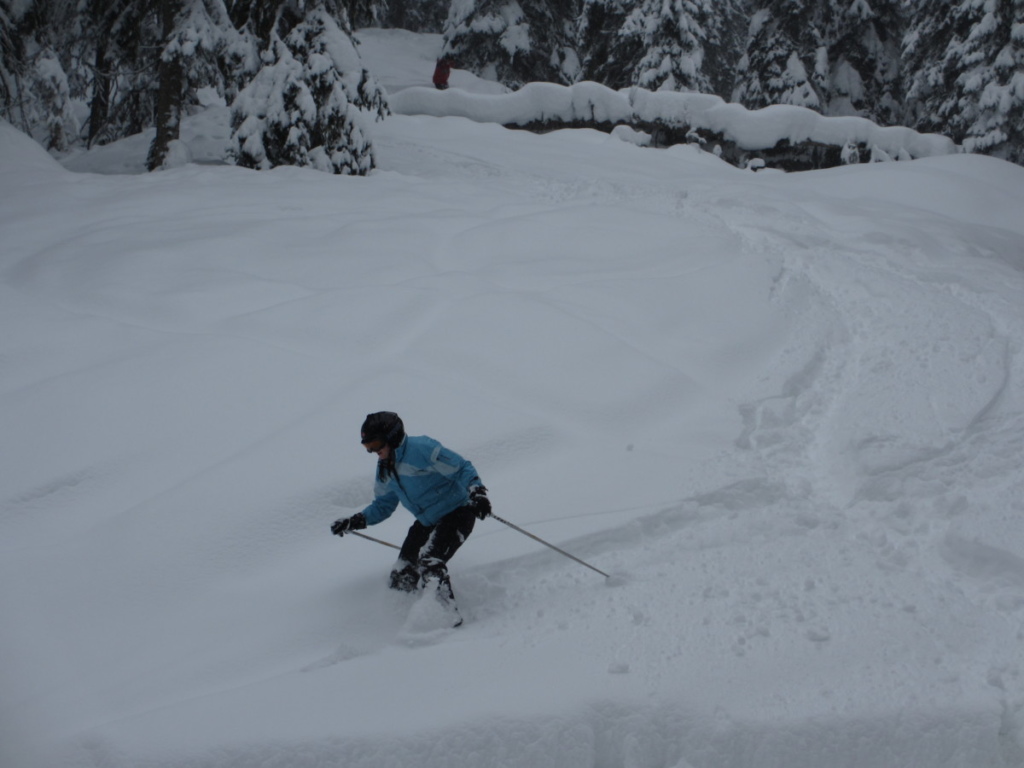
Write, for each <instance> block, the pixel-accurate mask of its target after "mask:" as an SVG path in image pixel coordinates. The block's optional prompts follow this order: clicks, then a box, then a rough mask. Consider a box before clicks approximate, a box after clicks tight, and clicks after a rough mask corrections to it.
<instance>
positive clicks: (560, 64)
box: [444, 0, 580, 88]
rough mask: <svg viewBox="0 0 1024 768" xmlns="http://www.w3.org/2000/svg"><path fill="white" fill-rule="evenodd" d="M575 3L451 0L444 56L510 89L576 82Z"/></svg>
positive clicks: (571, 0)
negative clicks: (532, 84) (533, 83)
mask: <svg viewBox="0 0 1024 768" xmlns="http://www.w3.org/2000/svg"><path fill="white" fill-rule="evenodd" d="M578 13H579V5H578V1H577V0H550V2H548V1H547V0H522V2H520V1H519V0H453V1H452V4H451V8H450V10H449V13H448V19H447V20H446V21H445V25H444V53H445V54H447V55H449V56H451V57H452V58H454V59H455V61H456V62H457V63H458V66H459V67H462V68H464V69H468V70H471V71H473V72H475V73H476V74H478V75H480V76H481V77H484V78H487V79H490V80H496V81H498V82H500V83H504V84H505V85H507V86H509V87H511V88H518V87H519V86H521V85H523V84H525V83H528V82H533V81H548V82H556V83H566V84H567V83H572V82H575V80H576V79H577V78H578V77H579V72H580V66H579V58H578V56H577V54H576V50H575V27H576V18H577V15H578Z"/></svg>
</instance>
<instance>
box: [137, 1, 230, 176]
mask: <svg viewBox="0 0 1024 768" xmlns="http://www.w3.org/2000/svg"><path fill="white" fill-rule="evenodd" d="M161 14H162V19H161V22H162V26H163V34H164V41H165V43H164V48H163V51H162V53H161V56H160V63H159V70H158V71H159V92H158V96H157V104H156V107H157V109H156V136H155V138H154V139H153V143H152V145H151V146H150V149H149V157H148V159H147V167H148V168H149V169H150V170H155V169H156V168H160V167H162V166H163V165H164V164H165V162H166V161H167V157H168V152H169V151H170V147H171V144H172V142H174V141H176V140H177V139H178V133H179V129H180V125H181V118H182V114H183V112H184V110H185V109H186V108H187V107H188V106H190V105H192V104H195V102H196V93H197V91H198V90H199V89H200V88H202V87H207V86H208V87H213V88H215V89H216V90H217V91H218V92H220V93H224V92H225V91H226V90H227V88H226V86H225V77H224V73H223V66H222V64H223V62H225V61H226V59H227V55H226V54H227V51H228V50H229V49H230V48H231V45H232V43H233V42H235V39H236V37H237V34H236V33H235V30H234V29H233V28H232V27H231V23H230V20H229V18H228V13H227V8H226V7H225V6H224V4H223V3H222V1H221V0H163V2H162V3H161Z"/></svg>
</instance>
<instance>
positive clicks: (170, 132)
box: [146, 0, 185, 171]
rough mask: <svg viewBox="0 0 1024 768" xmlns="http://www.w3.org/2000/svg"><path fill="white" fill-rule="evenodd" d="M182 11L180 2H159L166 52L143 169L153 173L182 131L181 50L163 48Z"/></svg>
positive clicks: (183, 71)
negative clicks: (153, 129)
mask: <svg viewBox="0 0 1024 768" xmlns="http://www.w3.org/2000/svg"><path fill="white" fill-rule="evenodd" d="M180 9H181V2H180V0H161V3H160V19H161V23H162V26H163V39H164V46H165V50H164V53H163V55H162V56H161V57H160V68H159V79H160V87H159V90H158V91H157V97H156V136H155V137H154V138H153V143H152V144H151V145H150V147H149V157H148V158H147V159H146V168H147V169H149V170H151V171H155V170H156V169H158V168H160V167H162V166H163V164H164V161H165V160H166V159H167V152H168V150H169V148H170V145H171V142H172V141H177V139H178V136H179V131H180V128H181V104H182V98H183V91H184V85H185V83H184V80H185V69H184V67H183V66H182V60H181V51H179V50H175V51H170V52H168V51H167V50H166V46H167V45H168V44H169V43H170V42H171V41H172V39H173V38H174V34H175V20H176V19H177V17H178V12H179V10H180Z"/></svg>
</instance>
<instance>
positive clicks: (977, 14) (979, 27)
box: [903, 0, 1024, 163]
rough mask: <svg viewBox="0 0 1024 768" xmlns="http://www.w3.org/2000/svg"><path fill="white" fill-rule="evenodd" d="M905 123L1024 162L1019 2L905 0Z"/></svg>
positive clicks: (1023, 15)
mask: <svg viewBox="0 0 1024 768" xmlns="http://www.w3.org/2000/svg"><path fill="white" fill-rule="evenodd" d="M911 2H912V3H913V5H912V9H913V11H914V13H913V15H912V17H911V18H912V23H911V26H910V29H909V31H908V33H907V36H906V38H905V40H904V48H903V53H904V64H905V67H906V72H907V102H908V116H907V121H908V123H909V124H910V125H911V126H912V127H914V128H917V129H918V130H923V131H936V132H942V133H946V134H948V135H950V136H951V137H952V138H953V139H954V140H955V141H958V142H962V143H963V144H964V145H965V146H966V147H967V148H968V149H970V150H973V151H983V152H988V153H991V154H994V155H997V156H999V157H1004V158H1007V159H1009V160H1013V161H1015V162H1018V163H1021V162H1024V0H928V1H927V2H924V1H923V0H911Z"/></svg>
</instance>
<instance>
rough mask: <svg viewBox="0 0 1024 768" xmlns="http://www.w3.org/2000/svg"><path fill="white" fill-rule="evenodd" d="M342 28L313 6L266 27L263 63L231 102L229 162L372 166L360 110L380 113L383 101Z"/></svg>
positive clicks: (344, 168)
mask: <svg viewBox="0 0 1024 768" xmlns="http://www.w3.org/2000/svg"><path fill="white" fill-rule="evenodd" d="M343 18H344V17H343ZM343 23H344V21H343ZM350 31H351V30H349V29H347V28H343V27H342V26H340V25H339V24H338V23H337V22H336V21H335V19H334V17H333V16H332V15H331V14H329V13H328V12H327V11H326V10H325V9H324V8H323V7H322V6H321V7H317V8H316V9H314V10H312V11H311V12H310V13H309V14H308V15H307V16H306V17H305V18H304V19H303V20H302V21H300V22H299V23H298V24H297V25H296V26H295V27H294V28H292V29H291V30H290V31H289V32H288V33H287V34H286V35H284V36H283V37H281V36H279V35H278V33H277V31H276V30H275V31H272V32H271V33H270V35H271V38H270V43H269V45H268V46H267V47H266V48H265V50H264V51H263V52H262V62H263V66H262V67H261V69H260V70H259V72H258V73H257V74H256V76H255V78H254V79H253V80H252V82H250V83H249V84H248V85H247V86H246V87H245V88H244V89H243V90H242V91H241V93H239V95H238V98H237V99H235V102H234V104H233V105H232V117H231V124H232V128H233V134H232V148H231V150H230V159H231V160H232V161H233V162H235V163H236V164H238V165H243V166H246V167H249V168H258V169H266V168H272V167H274V166H278V165H300V166H312V167H314V168H318V169H320V170H323V171H329V172H332V173H344V174H359V175H362V174H365V173H367V172H369V171H370V170H371V169H372V168H373V167H374V156H373V148H372V146H371V144H370V141H369V139H368V137H367V136H366V134H365V133H364V131H363V129H362V128H361V120H362V118H361V115H360V110H361V109H363V110H367V111H368V112H371V113H375V114H376V115H377V116H378V117H383V116H384V115H385V114H386V113H387V103H386V100H385V97H384V93H383V91H382V90H381V89H380V88H379V87H378V86H377V85H376V83H375V82H374V81H373V79H372V78H371V77H370V76H369V74H368V73H367V72H366V70H365V69H363V66H362V62H361V60H360V58H359V54H358V52H357V51H356V48H355V45H354V43H353V42H352V39H351V36H350Z"/></svg>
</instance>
